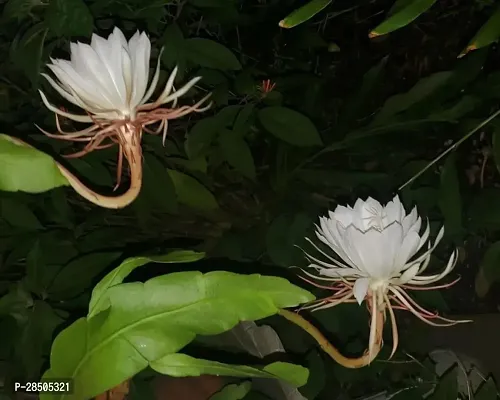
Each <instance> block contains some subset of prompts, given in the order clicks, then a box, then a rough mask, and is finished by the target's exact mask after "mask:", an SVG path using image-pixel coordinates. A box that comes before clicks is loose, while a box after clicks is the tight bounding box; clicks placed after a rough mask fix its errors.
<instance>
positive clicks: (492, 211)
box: [468, 188, 500, 230]
mask: <svg viewBox="0 0 500 400" xmlns="http://www.w3.org/2000/svg"><path fill="white" fill-rule="evenodd" d="M468 215H469V220H470V222H469V226H470V227H471V228H472V229H487V230H497V229H499V228H500V189H497V188H487V189H483V190H481V191H480V192H479V193H478V194H477V195H475V196H474V197H473V198H472V202H471V204H470V206H469V209H468Z"/></svg>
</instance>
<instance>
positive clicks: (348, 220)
mask: <svg viewBox="0 0 500 400" xmlns="http://www.w3.org/2000/svg"><path fill="white" fill-rule="evenodd" d="M329 214H330V219H335V220H337V221H338V222H340V223H341V224H342V225H343V226H345V227H347V226H349V225H351V224H352V217H353V212H352V209H350V208H347V207H344V206H337V208H335V210H334V211H333V212H330V213H329Z"/></svg>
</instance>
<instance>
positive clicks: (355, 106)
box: [339, 57, 388, 127]
mask: <svg viewBox="0 0 500 400" xmlns="http://www.w3.org/2000/svg"><path fill="white" fill-rule="evenodd" d="M387 60H388V57H384V58H382V60H380V61H379V62H378V63H377V64H376V65H375V66H374V67H372V68H370V69H369V70H368V72H367V73H366V74H365V75H364V76H363V81H362V82H361V86H360V87H359V89H358V90H357V91H356V92H355V93H354V94H353V95H352V96H351V97H350V98H349V99H348V100H347V102H346V105H345V106H344V109H343V111H342V112H341V114H340V115H339V118H340V122H341V124H342V125H343V126H344V127H345V126H349V124H351V123H352V122H354V120H355V119H356V118H357V117H358V116H360V113H361V112H363V111H364V112H366V110H364V108H365V105H366V104H367V102H368V101H369V100H370V99H371V97H372V94H373V92H374V91H375V88H377V87H378V86H379V85H380V81H381V79H382V76H383V75H384V71H385V65H386V64H387Z"/></svg>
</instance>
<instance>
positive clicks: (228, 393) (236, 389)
mask: <svg viewBox="0 0 500 400" xmlns="http://www.w3.org/2000/svg"><path fill="white" fill-rule="evenodd" d="M251 389H252V382H250V381H246V382H243V383H240V384H237V383H232V384H230V385H226V386H224V387H223V388H222V390H221V391H219V392H217V393H215V394H214V395H213V396H211V397H210V399H209V400H241V399H243V398H244V397H245V396H246V395H247V394H248V392H249V391H250V390H251Z"/></svg>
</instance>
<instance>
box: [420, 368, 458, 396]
mask: <svg viewBox="0 0 500 400" xmlns="http://www.w3.org/2000/svg"><path fill="white" fill-rule="evenodd" d="M457 397H458V367H457V366H456V365H455V366H453V367H452V368H450V370H448V371H447V372H445V373H444V375H443V376H441V377H440V378H439V381H438V383H437V385H436V388H435V389H434V392H433V393H432V394H431V395H430V396H429V397H427V399H428V400H457Z"/></svg>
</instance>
